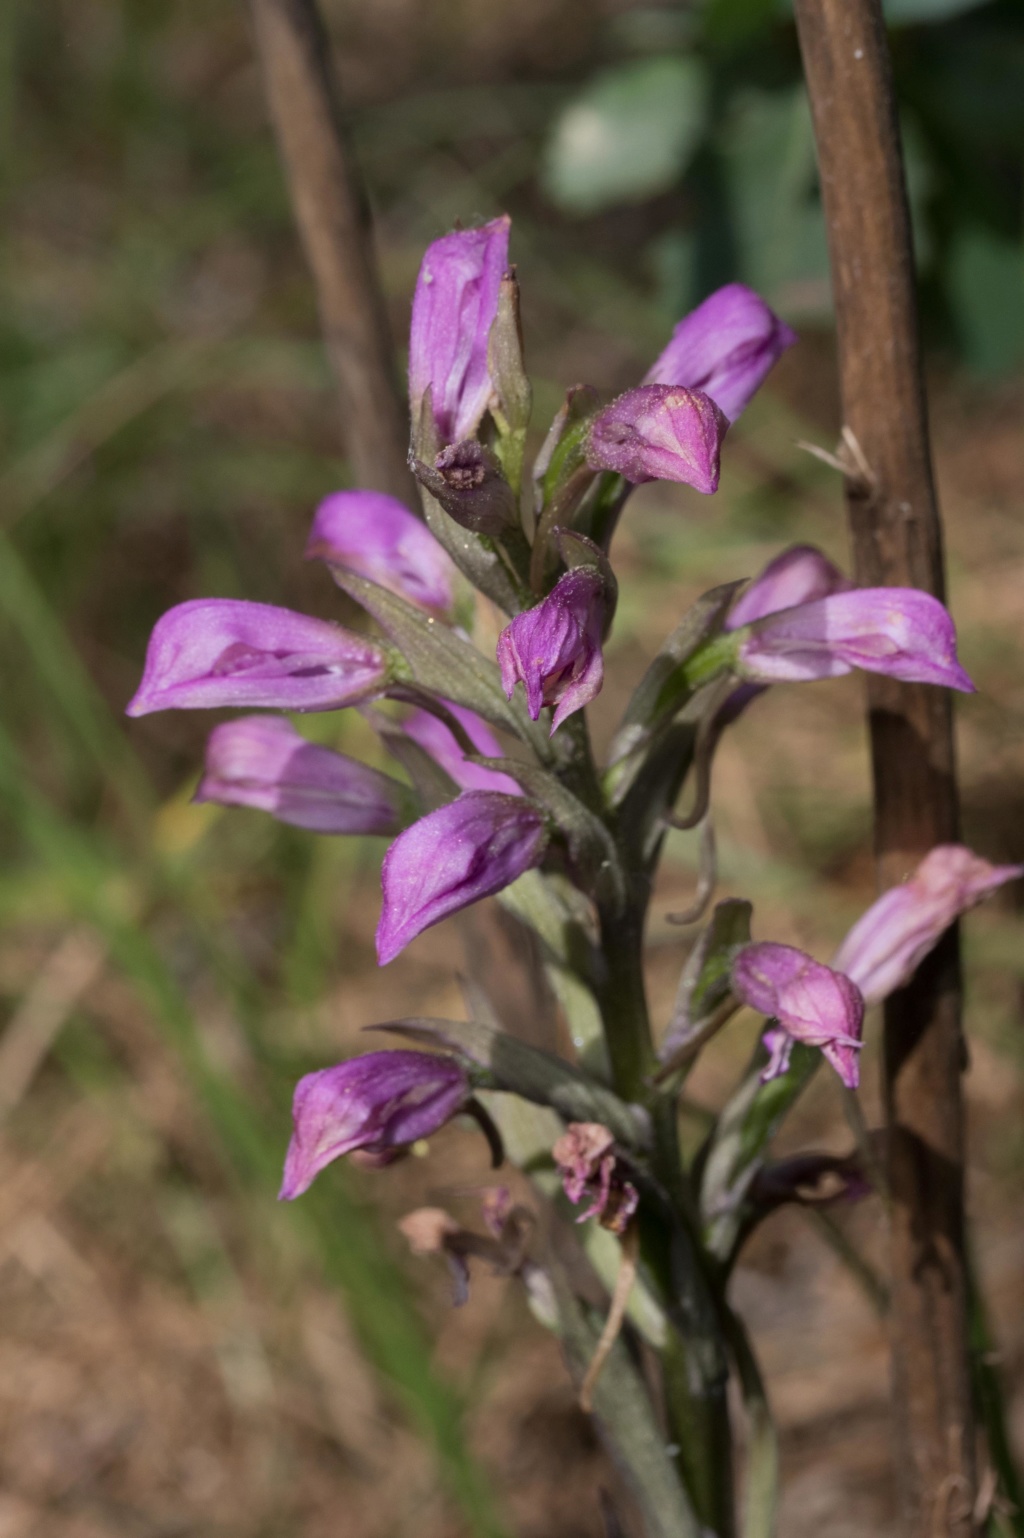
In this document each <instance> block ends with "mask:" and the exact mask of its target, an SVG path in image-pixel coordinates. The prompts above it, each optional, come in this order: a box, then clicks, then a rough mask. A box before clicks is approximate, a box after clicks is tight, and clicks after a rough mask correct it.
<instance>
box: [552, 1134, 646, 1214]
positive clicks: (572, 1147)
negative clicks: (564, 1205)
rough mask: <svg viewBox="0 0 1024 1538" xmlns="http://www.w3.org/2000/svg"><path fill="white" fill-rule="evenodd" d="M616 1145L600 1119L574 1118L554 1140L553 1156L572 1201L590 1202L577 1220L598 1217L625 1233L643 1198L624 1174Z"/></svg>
mask: <svg viewBox="0 0 1024 1538" xmlns="http://www.w3.org/2000/svg"><path fill="white" fill-rule="evenodd" d="M614 1147H615V1139H614V1138H613V1137H612V1134H611V1133H610V1132H609V1131H608V1128H607V1127H605V1126H602V1124H601V1123H600V1122H596V1121H574V1122H570V1123H569V1126H568V1127H567V1128H566V1130H565V1132H563V1134H562V1136H561V1137H560V1138H559V1139H558V1141H557V1142H556V1143H555V1146H554V1147H553V1148H552V1150H551V1156H552V1158H553V1159H554V1161H555V1164H556V1165H557V1166H558V1170H559V1172H560V1174H561V1176H562V1186H563V1188H564V1190H565V1194H566V1196H567V1197H568V1198H569V1200H570V1201H571V1202H572V1203H573V1205H574V1206H578V1205H579V1203H580V1202H583V1201H586V1202H588V1203H589V1205H588V1207H587V1208H586V1210H585V1211H584V1212H581V1213H580V1215H579V1217H578V1218H577V1219H576V1221H577V1222H578V1223H582V1222H584V1221H585V1220H586V1219H587V1218H597V1220H598V1222H599V1223H600V1224H601V1227H602V1228H609V1229H611V1231H612V1233H613V1234H622V1233H624V1232H625V1230H626V1228H627V1227H628V1226H629V1220H630V1218H631V1217H632V1216H633V1214H634V1212H635V1211H636V1209H637V1203H638V1202H639V1199H640V1198H639V1194H638V1192H637V1189H636V1186H634V1185H633V1184H632V1182H630V1181H628V1180H626V1179H625V1177H624V1176H623V1173H622V1168H621V1164H620V1160H619V1159H618V1157H617V1156H616V1154H615V1151H614Z"/></svg>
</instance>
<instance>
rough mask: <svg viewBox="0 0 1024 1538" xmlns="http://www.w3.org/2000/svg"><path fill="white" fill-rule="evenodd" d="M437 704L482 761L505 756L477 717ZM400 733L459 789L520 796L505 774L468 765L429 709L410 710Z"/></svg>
mask: <svg viewBox="0 0 1024 1538" xmlns="http://www.w3.org/2000/svg"><path fill="white" fill-rule="evenodd" d="M440 703H441V704H442V705H444V707H445V709H446V710H448V711H449V712H450V713H451V714H452V715H453V716H454V717H455V719H456V720H457V721H458V723H459V725H460V726H461V727H462V729H463V731H464V732H465V733H466V736H467V737H468V738H469V740H470V742H471V743H472V744H473V746H474V747H475V748H476V750H477V752H478V753H479V754H481V755H482V756H483V757H484V758H502V757H504V749H503V748H502V746H501V743H500V742H499V741H498V739H497V737H495V735H494V733H493V732H492V731H491V729H490V727H489V726H488V725H487V723H486V722H485V721H482V720H481V719H480V717H479V716H478V715H476V714H475V713H474V712H473V711H472V710H466V709H465V707H464V706H462V705H453V704H452V702H451V700H441V702H440ZM402 730H403V732H404V733H405V735H406V736H407V737H411V738H412V740H413V742H416V743H418V744H419V746H420V747H421V748H422V749H423V751H424V752H425V753H429V754H430V756H431V758H432V759H433V760H434V762H435V763H436V764H440V766H441V768H442V769H443V770H444V771H445V773H446V774H448V775H450V776H451V778H452V779H453V780H454V781H455V783H456V785H458V786H459V788H460V789H461V790H500V791H503V792H504V793H505V794H506V795H509V796H515V795H518V794H519V786H518V785H517V784H516V782H515V780H513V779H511V778H510V777H509V776H508V775H507V774H501V773H499V771H498V770H497V769H485V768H484V766H483V765H482V764H473V763H470V762H469V760H468V759H467V758H466V756H465V754H464V753H463V751H462V749H461V748H460V747H459V744H458V743H457V742H456V740H455V737H454V735H453V734H452V733H451V732H450V731H449V730H448V728H447V726H445V724H444V722H443V721H439V720H438V718H437V716H434V715H431V713H430V711H429V710H414V711H412V712H411V713H410V714H409V715H407V716H406V718H405V720H404V721H403V722H402Z"/></svg>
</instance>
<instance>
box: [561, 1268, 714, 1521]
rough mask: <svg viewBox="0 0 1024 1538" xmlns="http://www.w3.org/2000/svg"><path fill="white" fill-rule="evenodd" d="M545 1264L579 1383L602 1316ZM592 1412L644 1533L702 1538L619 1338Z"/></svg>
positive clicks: (647, 1396)
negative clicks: (596, 1313) (595, 1313)
mask: <svg viewBox="0 0 1024 1538" xmlns="http://www.w3.org/2000/svg"><path fill="white" fill-rule="evenodd" d="M545 1270H547V1271H548V1274H549V1276H550V1278H551V1281H552V1284H553V1287H554V1291H555V1298H556V1300H557V1304H558V1321H559V1335H560V1337H561V1341H562V1347H563V1349H564V1351H565V1355H566V1359H567V1361H568V1364H569V1370H570V1372H571V1373H572V1376H573V1380H574V1381H575V1382H576V1383H577V1384H579V1383H581V1382H582V1381H583V1377H584V1375H585V1373H586V1371H587V1368H588V1367H589V1366H590V1363H591V1360H592V1358H593V1355H594V1352H595V1350H596V1348H597V1342H598V1337H599V1335H600V1330H601V1321H600V1319H598V1318H596V1317H595V1316H594V1314H593V1312H592V1310H590V1309H588V1308H586V1306H585V1305H584V1304H583V1303H581V1302H580V1300H579V1299H578V1298H577V1297H576V1296H575V1295H574V1293H573V1291H572V1287H571V1286H570V1283H569V1279H568V1276H567V1275H566V1273H565V1271H564V1269H563V1268H562V1266H561V1264H560V1263H559V1262H558V1261H557V1260H556V1259H555V1257H554V1256H550V1257H548V1259H547V1260H546V1262H545ZM594 1415H595V1418H596V1419H597V1421H598V1422H599V1424H600V1425H601V1426H602V1427H603V1429H604V1432H605V1435H606V1437H607V1440H608V1441H609V1442H610V1444H611V1448H612V1452H613V1456H614V1459H615V1462H616V1464H617V1465H618V1467H619V1468H620V1469H621V1470H622V1472H623V1474H624V1476H625V1478H626V1480H627V1481H628V1483H629V1485H630V1488H631V1490H632V1494H633V1497H634V1499H635V1500H636V1503H637V1506H638V1507H639V1509H640V1513H641V1517H642V1521H643V1531H644V1533H645V1535H646V1538H702V1533H701V1527H700V1524H699V1523H698V1521H697V1518H696V1517H695V1515H694V1512H693V1507H692V1506H691V1505H690V1502H689V1500H688V1499H687V1496H686V1492H685V1491H684V1489H683V1486H682V1484H681V1482H680V1480H679V1477H678V1475H677V1474H676V1471H675V1469H674V1468H673V1466H672V1461H671V1459H670V1457H669V1454H668V1451H667V1449H666V1447H665V1436H664V1433H663V1431H662V1429H661V1427H660V1426H659V1424H658V1422H657V1420H656V1419H655V1415H654V1410H653V1407H652V1405H651V1398H650V1394H649V1393H648V1391H647V1388H646V1385H645V1384H644V1382H643V1379H642V1378H641V1376H640V1373H639V1371H638V1369H637V1368H636V1366H635V1365H634V1364H633V1362H632V1360H631V1358H630V1355H629V1352H628V1351H627V1349H626V1347H625V1344H624V1343H623V1341H622V1340H621V1339H619V1340H617V1341H616V1342H615V1345H614V1346H613V1347H612V1349H611V1351H610V1352H609V1354H608V1359H607V1361H606V1362H605V1364H604V1367H603V1368H602V1370H601V1375H600V1377H599V1378H598V1380H597V1383H596V1385H595V1387H594Z"/></svg>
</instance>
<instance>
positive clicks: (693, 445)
mask: <svg viewBox="0 0 1024 1538" xmlns="http://www.w3.org/2000/svg"><path fill="white" fill-rule="evenodd" d="M728 426H729V423H728V420H727V419H726V417H724V416H723V414H722V412H721V411H720V410H719V409H718V407H717V406H716V405H715V403H714V401H713V400H712V399H711V398H710V396H708V395H704V394H702V393H701V391H700V390H687V389H684V388H683V387H681V386H671V385H663V384H650V385H641V386H640V387H639V389H636V390H627V391H626V393H625V394H624V395H620V396H619V398H618V400H614V401H612V403H611V405H610V406H605V408H604V410H603V411H599V412H598V413H597V415H596V416H595V417H594V418H593V419H592V421H591V423H590V426H589V430H588V433H587V439H586V457H587V462H588V464H589V465H590V466H591V468H592V469H594V470H612V471H614V472H615V474H616V475H621V476H623V477H624V479H625V480H627V481H631V482H632V483H633V485H635V486H636V485H640V484H641V482H643V481H680V482H682V484H683V485H684V486H693V487H694V488H695V489H696V490H697V491H700V492H703V493H704V494H705V495H710V494H711V493H712V492H713V491H716V490H717V489H718V464H719V458H720V454H721V448H722V439H723V438H724V436H725V433H726V429H727V428H728Z"/></svg>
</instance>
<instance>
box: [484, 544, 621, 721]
mask: <svg viewBox="0 0 1024 1538" xmlns="http://www.w3.org/2000/svg"><path fill="white" fill-rule="evenodd" d="M605 601H606V587H605V580H604V578H603V577H602V575H601V573H600V572H599V571H598V570H597V569H596V568H595V567H593V566H576V567H574V568H573V569H572V570H571V571H567V572H565V573H564V574H563V575H562V576H561V577H559V579H558V581H557V582H556V583H555V585H554V587H553V588H552V589H551V592H550V593H549V594H548V596H547V597H546V598H543V599H542V600H541V602H540V603H538V604H535V605H534V607H533V608H532V609H527V610H526V611H525V613H523V614H517V615H516V617H515V618H514V619H513V620H512V622H511V624H509V625H507V626H506V628H505V629H504V630H503V631H502V632H501V635H500V636H499V637H498V666H499V667H500V668H501V684H502V688H503V689H504V690H505V693H506V694H507V695H508V697H509V699H511V698H512V695H513V694H514V692H515V687H516V684H517V683H522V684H524V685H525V687H526V708H527V709H528V711H529V712H530V716H531V717H532V719H533V720H534V721H536V720H537V718H538V716H539V715H540V712H541V707H542V706H544V705H554V706H555V714H554V716H553V718H552V721H551V731H552V733H554V732H555V731H557V729H558V727H559V726H561V724H562V722H563V721H564V720H565V719H566V717H567V716H571V715H572V714H573V712H574V711H576V710H582V709H583V707H584V705H589V703H590V701H591V700H592V699H594V698H595V696H596V695H597V694H598V693H600V689H601V684H602V683H603V681H604V658H603V655H602V652H601V636H602V632H603V629H604V616H605Z"/></svg>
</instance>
